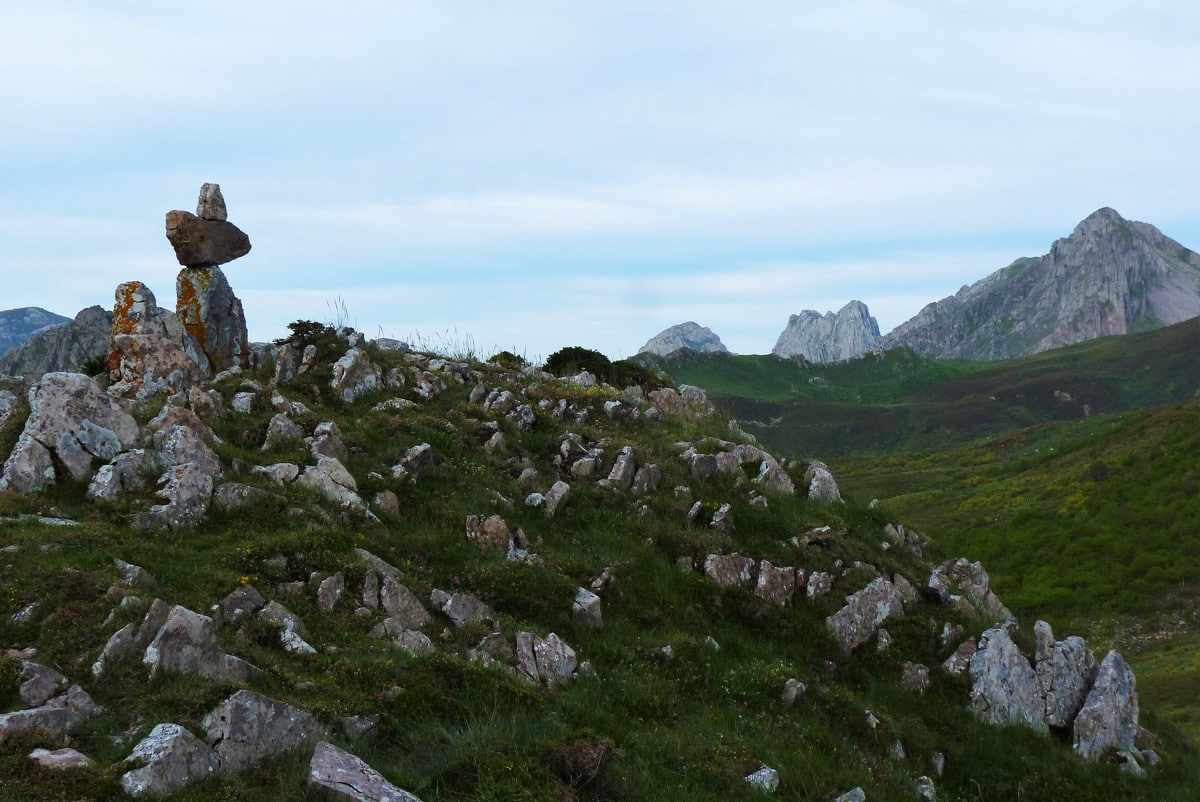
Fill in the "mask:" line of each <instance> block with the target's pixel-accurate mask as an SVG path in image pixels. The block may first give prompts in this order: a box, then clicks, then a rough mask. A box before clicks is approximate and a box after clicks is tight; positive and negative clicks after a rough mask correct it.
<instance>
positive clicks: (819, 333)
mask: <svg viewBox="0 0 1200 802" xmlns="http://www.w3.org/2000/svg"><path fill="white" fill-rule="evenodd" d="M878 342H879V324H878V323H876V322H875V318H873V317H871V312H870V310H869V309H867V305H866V304H864V303H863V302H862V301H850V302H849V303H848V304H846V305H845V306H843V307H842V308H841V309H839V310H838V312H837V314H834V313H833V312H826V313H825V314H824V315H822V314H821V313H820V312H816V311H814V310H812V309H805V310H804V311H802V312H801V313H800V314H798V315H791V316H790V317H789V318H788V322H787V326H786V327H785V328H784V330H783V332H782V333H781V334H780V335H779V339H778V340H777V341H776V342H775V347H774V348H773V349H771V353H773V354H775V355H776V356H781V357H785V358H788V359H790V358H792V357H796V356H803V357H804V358H805V359H807V360H809V361H810V362H837V361H838V360H842V359H849V358H850V357H852V356H857V355H858V354H861V353H862V352H863V351H868V350H870V349H871V348H874V347H875V345H876V343H878Z"/></svg>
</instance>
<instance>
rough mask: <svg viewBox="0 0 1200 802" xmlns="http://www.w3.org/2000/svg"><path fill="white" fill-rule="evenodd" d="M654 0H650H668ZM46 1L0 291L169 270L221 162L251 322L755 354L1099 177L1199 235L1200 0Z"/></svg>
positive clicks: (897, 292)
mask: <svg viewBox="0 0 1200 802" xmlns="http://www.w3.org/2000/svg"><path fill="white" fill-rule="evenodd" d="M651 5H659V4H651ZM663 5H664V6H665V7H663V8H647V7H646V4H635V3H622V2H613V3H605V4H595V5H589V4H535V3H516V4H502V5H489V4H477V3H455V2H429V3H416V2H348V3H344V4H340V5H337V6H331V5H330V4H327V3H313V2H291V3H288V4H283V3H279V2H274V1H273V0H264V2H259V3H253V4H235V3H232V2H210V3H207V4H204V5H203V6H195V7H189V6H179V5H174V6H162V5H161V4H157V3H149V2H139V1H138V0H127V1H126V2H122V3H120V4H117V6H116V8H113V7H111V6H112V4H109V7H106V8H104V9H99V8H96V7H95V6H94V4H89V3H84V2H53V0H51V1H50V2H45V3H39V4H27V6H26V7H24V8H21V9H19V10H14V11H10V12H8V13H7V14H6V23H5V29H6V34H7V36H6V47H5V48H2V49H0V92H2V93H3V96H4V97H5V99H6V120H7V122H6V125H5V126H3V128H0V164H2V165H3V169H4V174H5V176H6V179H5V181H4V182H3V184H2V185H0V242H3V244H4V247H3V248H2V249H0V289H2V290H3V297H0V307H3V308H11V307H17V306H25V305H37V306H43V307H46V308H49V309H52V310H54V311H57V312H60V313H64V314H72V313H74V312H75V311H77V310H78V309H79V308H82V307H84V306H88V305H91V304H95V303H99V304H102V305H109V304H111V298H112V290H113V288H114V287H115V286H116V284H117V283H119V282H121V281H126V280H131V279H139V280H142V281H145V282H146V283H148V284H149V285H150V286H151V287H152V288H153V289H154V290H155V292H156V293H157V295H158V297H159V301H160V303H162V304H164V305H170V304H171V303H172V301H173V298H174V288H173V280H174V274H175V271H176V266H175V265H174V260H173V259H172V255H171V251H170V249H169V246H168V245H167V243H166V241H165V239H164V238H163V232H162V215H163V213H164V212H165V211H167V210H168V209H172V208H184V209H190V208H191V207H192V205H193V204H194V202H195V201H194V198H195V193H196V191H197V190H198V188H199V185H200V183H202V182H203V181H219V182H220V183H221V184H222V187H223V188H224V190H225V194H226V199H227V200H228V202H229V206H230V215H231V219H232V220H234V221H235V222H236V223H238V225H239V226H241V227H242V228H243V229H244V230H246V231H247V232H248V233H249V234H250V237H251V240H252V241H253V243H254V250H253V251H252V252H251V254H250V255H249V256H247V257H245V258H244V259H242V260H240V261H238V262H235V263H233V264H231V265H229V266H228V267H227V270H226V272H227V274H228V276H229V279H230V281H231V283H232V284H233V286H234V288H235V290H236V291H237V292H238V294H239V295H240V296H241V297H242V298H243V300H244V302H245V303H246V307H247V313H248V316H249V318H250V323H251V336H252V338H256V339H268V338H273V337H277V336H280V335H281V334H283V333H284V332H285V326H286V323H288V322H290V321H291V320H294V319H297V318H309V319H327V318H329V317H330V316H331V315H330V304H331V303H332V302H334V300H335V299H338V298H340V299H342V301H343V302H344V303H345V306H346V308H347V310H348V311H349V313H350V315H351V316H352V317H353V318H354V322H357V324H358V326H359V327H360V328H362V329H363V330H364V331H367V332H368V333H369V334H376V333H378V332H380V331H382V332H385V333H387V334H389V335H391V336H400V337H406V336H410V335H411V334H413V333H423V336H429V333H431V332H453V331H455V330H457V331H460V332H463V335H461V336H467V335H469V336H470V337H471V338H473V339H474V341H475V343H476V344H477V345H478V347H479V348H480V349H481V350H487V349H489V348H491V347H492V346H495V347H499V348H517V349H518V350H521V351H524V352H526V353H527V354H529V355H531V356H535V355H542V356H544V355H546V354H547V353H549V352H551V351H553V350H555V349H557V348H559V347H562V346H565V345H585V346H588V347H594V348H599V349H600V350H602V351H604V352H606V353H608V354H609V355H611V356H622V355H626V354H629V353H632V352H633V351H634V350H636V349H637V347H638V346H639V345H641V343H642V342H644V341H645V340H646V339H648V338H649V337H650V336H652V335H653V334H655V333H656V332H658V331H659V330H661V329H662V328H665V327H666V326H669V325H672V324H675V323H679V322H682V321H684V320H696V321H697V322H699V323H701V324H703V325H706V326H709V327H710V328H712V329H713V330H714V331H716V332H717V333H718V334H720V336H721V337H722V339H723V340H724V341H725V342H726V344H727V345H729V347H730V348H731V349H733V350H736V351H741V352H759V353H764V352H767V351H769V350H770V347H771V346H772V345H773V343H774V340H775V337H776V336H777V335H778V333H779V331H780V330H782V328H783V326H784V324H785V323H786V321H787V316H788V315H789V314H793V313H795V312H798V311H800V310H801V309H804V308H814V309H818V310H820V311H824V310H825V309H837V308H840V307H841V306H842V305H843V304H844V303H845V302H846V301H847V300H849V299H850V298H859V299H861V300H863V301H865V302H866V303H867V304H868V305H869V306H870V307H871V310H872V312H873V314H875V315H876V317H878V318H879V321H880V325H881V327H882V328H883V329H884V330H885V331H886V330H887V329H889V328H891V327H892V326H894V325H896V324H898V323H900V322H902V321H903V320H904V319H906V318H908V317H909V316H911V315H912V314H915V312H916V311H917V310H918V309H920V307H921V306H923V305H924V304H925V303H927V302H929V301H932V300H936V299H938V298H941V297H943V296H944V295H947V294H949V293H952V292H954V291H955V290H956V289H957V288H958V287H959V286H960V285H962V284H965V283H970V282H973V281H975V280H977V279H979V278H981V277H982V276H983V275H985V274H987V273H989V272H991V271H992V270H995V269H998V268H1000V267H1003V266H1004V265H1006V264H1008V263H1009V262H1011V261H1012V260H1013V259H1015V258H1017V257H1019V256H1027V255H1037V254H1040V253H1044V252H1045V251H1046V250H1048V248H1049V245H1050V243H1051V241H1052V240H1053V239H1055V238H1057V237H1060V236H1065V235H1066V234H1068V233H1069V232H1070V230H1071V228H1072V227H1073V226H1074V225H1075V223H1076V222H1077V221H1078V220H1080V219H1081V218H1083V217H1084V216H1086V215H1087V214H1088V213H1090V212H1091V211H1093V210H1094V209H1096V208H1098V207H1100V206H1106V205H1107V206H1113V207H1115V208H1116V209H1117V210H1118V211H1120V212H1121V213H1122V214H1124V215H1125V216H1127V217H1130V218H1133V219H1140V220H1144V221H1147V222H1151V223H1154V224H1155V225H1157V226H1159V227H1160V228H1161V229H1163V231H1164V232H1165V233H1167V234H1168V235H1169V236H1172V237H1174V238H1176V239H1178V240H1180V241H1181V242H1183V243H1184V244H1185V245H1189V246H1192V247H1200V222H1198V221H1197V219H1196V215H1195V206H1194V203H1191V202H1190V200H1189V198H1188V195H1189V193H1188V192H1187V191H1186V188H1188V187H1190V186H1192V185H1194V183H1195V181H1196V179H1198V178H1200V152H1198V151H1197V149H1196V148H1195V144H1194V143H1195V141H1196V138H1197V134H1200V107H1197V106H1196V104H1194V103H1192V102H1191V99H1192V98H1194V97H1195V96H1196V93H1197V86H1196V83H1197V81H1198V80H1200V50H1198V49H1196V48H1195V47H1194V42H1193V39H1192V32H1194V31H1195V30H1197V29H1200V9H1193V8H1191V7H1190V6H1187V5H1186V4H1177V3H1165V2H1164V3H1150V4H1139V6H1138V7H1137V8H1136V9H1134V8H1131V7H1130V6H1129V4H1125V3H1118V2H1115V1H1113V2H1107V1H1103V0H1102V1H1100V2H1095V1H1093V2H1088V3H1082V2H1068V3H1058V4H1053V5H1052V6H1051V7H1047V6H1046V4H1038V3H1032V2H1030V3H1015V4H1012V3H1010V4H1004V5H995V4H979V3H969V2H965V0H958V1H954V0H943V1H942V2H930V3H922V4H911V3H901V2H884V1H882V0H879V1H876V2H866V1H864V2H839V3H833V2H829V3H805V4H795V3H784V2H765V3H756V4H752V5H751V6H749V7H747V6H745V5H744V4H743V5H741V6H736V5H734V4H728V3H716V2H713V3H708V2H701V3H689V4H679V5H675V4H663Z"/></svg>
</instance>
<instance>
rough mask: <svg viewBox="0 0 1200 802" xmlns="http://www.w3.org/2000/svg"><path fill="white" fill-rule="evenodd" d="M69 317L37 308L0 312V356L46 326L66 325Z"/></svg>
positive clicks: (29, 307)
mask: <svg viewBox="0 0 1200 802" xmlns="http://www.w3.org/2000/svg"><path fill="white" fill-rule="evenodd" d="M68 320H70V318H69V317H63V316H62V315H56V314H54V313H53V312H47V311H46V310H45V309H42V308H41V307H38V306H26V307H22V308H21V309H6V310H4V311H3V312H0V354H3V353H4V352H6V351H8V350H10V349H12V348H16V347H17V346H18V345H20V344H21V343H23V342H25V341H26V340H28V339H29V338H30V336H31V335H33V334H34V332H37V331H40V330H42V329H44V328H46V327H47V326H54V325H57V324H59V323H66V322H67V321H68Z"/></svg>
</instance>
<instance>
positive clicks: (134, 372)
mask: <svg viewBox="0 0 1200 802" xmlns="http://www.w3.org/2000/svg"><path fill="white" fill-rule="evenodd" d="M109 363H110V364H111V365H113V368H112V370H111V371H110V373H109V375H110V377H112V378H113V380H114V381H113V384H112V386H111V387H110V388H109V393H110V394H111V395H114V396H118V397H121V398H135V399H137V400H139V401H145V400H147V399H149V398H153V397H155V396H172V395H175V394H177V393H181V392H184V391H186V390H187V389H189V388H192V387H195V386H197V385H199V384H201V383H202V382H203V381H204V376H205V371H206V370H207V360H203V359H201V360H200V361H197V356H196V355H194V354H190V353H188V352H187V351H185V350H184V348H183V347H182V346H181V345H179V344H178V343H176V342H173V341H172V340H169V339H167V338H166V337H163V336H161V335H158V334H117V335H115V336H114V337H113V339H112V351H111V353H110V358H109Z"/></svg>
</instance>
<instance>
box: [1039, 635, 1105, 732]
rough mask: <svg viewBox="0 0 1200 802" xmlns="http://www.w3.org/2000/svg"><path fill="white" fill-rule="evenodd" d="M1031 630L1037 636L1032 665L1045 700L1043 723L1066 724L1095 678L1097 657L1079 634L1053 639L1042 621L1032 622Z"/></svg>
mask: <svg viewBox="0 0 1200 802" xmlns="http://www.w3.org/2000/svg"><path fill="white" fill-rule="evenodd" d="M1033 631H1034V634H1035V636H1036V637H1037V651H1036V652H1035V654H1034V667H1035V670H1036V673H1037V682H1038V690H1039V691H1040V692H1041V694H1042V696H1043V697H1044V698H1045V700H1046V723H1047V724H1049V725H1050V726H1051V727H1069V726H1071V722H1072V721H1074V720H1075V715H1076V714H1077V713H1078V712H1079V709H1080V708H1081V707H1083V702H1084V699H1085V698H1086V697H1087V693H1088V690H1089V689H1090V688H1091V687H1092V683H1093V682H1094V681H1095V678H1096V658H1095V657H1093V656H1092V653H1091V651H1090V650H1089V649H1088V648H1087V645H1086V644H1085V643H1084V642H1083V638H1081V637H1079V636H1078V635H1072V636H1071V637H1069V638H1067V639H1066V640H1061V641H1055V640H1054V632H1053V631H1052V630H1051V629H1050V625H1049V624H1047V623H1046V622H1045V621H1038V622H1037V623H1036V624H1034V626H1033Z"/></svg>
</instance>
